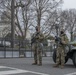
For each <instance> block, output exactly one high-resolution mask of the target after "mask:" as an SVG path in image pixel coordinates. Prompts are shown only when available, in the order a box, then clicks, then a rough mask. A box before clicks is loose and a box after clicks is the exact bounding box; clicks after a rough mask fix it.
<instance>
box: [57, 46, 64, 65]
mask: <svg viewBox="0 0 76 75" xmlns="http://www.w3.org/2000/svg"><path fill="white" fill-rule="evenodd" d="M64 63H65V54H64V48H63V47H58V48H57V51H56V64H60V65H64Z"/></svg>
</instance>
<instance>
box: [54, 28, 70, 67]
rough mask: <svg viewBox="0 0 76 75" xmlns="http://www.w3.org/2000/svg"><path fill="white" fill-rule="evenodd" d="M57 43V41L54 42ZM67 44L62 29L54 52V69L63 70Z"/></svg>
mask: <svg viewBox="0 0 76 75" xmlns="http://www.w3.org/2000/svg"><path fill="white" fill-rule="evenodd" d="M56 42H57V41H56ZM67 43H68V38H67V36H66V34H65V33H64V30H63V29H62V30H61V32H60V43H59V44H58V45H57V46H58V47H57V51H56V64H55V65H54V67H59V66H60V68H64V64H65V46H66V45H67Z"/></svg>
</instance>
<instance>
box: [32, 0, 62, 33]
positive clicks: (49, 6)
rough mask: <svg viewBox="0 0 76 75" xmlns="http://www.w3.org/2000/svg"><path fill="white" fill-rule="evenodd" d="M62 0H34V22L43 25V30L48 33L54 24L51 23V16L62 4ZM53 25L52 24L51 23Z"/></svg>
mask: <svg viewBox="0 0 76 75" xmlns="http://www.w3.org/2000/svg"><path fill="white" fill-rule="evenodd" d="M61 2H62V0H59V1H57V0H51V1H50V0H34V3H33V11H34V14H35V16H36V17H34V18H35V20H34V22H33V23H34V24H35V25H38V26H39V27H41V30H42V31H43V32H44V33H45V34H46V33H47V32H48V34H49V33H50V30H51V29H52V26H49V25H50V20H49V19H50V18H52V15H53V14H54V13H55V10H56V8H57V7H58V6H59V4H61ZM51 25H52V24H51Z"/></svg>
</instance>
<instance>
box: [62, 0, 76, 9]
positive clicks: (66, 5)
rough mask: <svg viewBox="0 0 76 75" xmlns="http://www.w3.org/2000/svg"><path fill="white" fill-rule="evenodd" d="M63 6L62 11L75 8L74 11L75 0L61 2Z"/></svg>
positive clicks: (75, 6)
mask: <svg viewBox="0 0 76 75" xmlns="http://www.w3.org/2000/svg"><path fill="white" fill-rule="evenodd" d="M63 1H64V4H63V6H62V8H63V9H70V8H75V9H76V0H63Z"/></svg>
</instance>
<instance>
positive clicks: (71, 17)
mask: <svg viewBox="0 0 76 75" xmlns="http://www.w3.org/2000/svg"><path fill="white" fill-rule="evenodd" d="M62 17H63V19H64V25H65V29H66V30H68V31H69V32H70V34H71V40H72V39H73V38H72V36H73V32H74V30H75V27H76V10H75V9H70V10H65V11H63V12H62Z"/></svg>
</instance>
